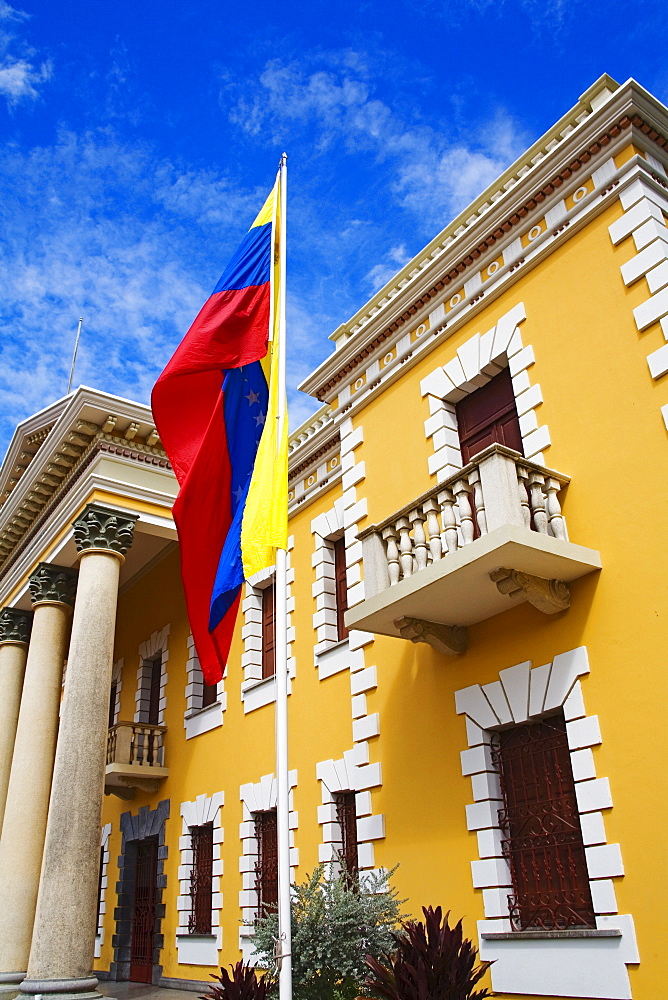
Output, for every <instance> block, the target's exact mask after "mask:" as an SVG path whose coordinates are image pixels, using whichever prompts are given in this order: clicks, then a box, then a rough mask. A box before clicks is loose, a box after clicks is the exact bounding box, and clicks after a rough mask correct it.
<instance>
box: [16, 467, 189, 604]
mask: <svg viewBox="0 0 668 1000" xmlns="http://www.w3.org/2000/svg"><path fill="white" fill-rule="evenodd" d="M109 459H111V461H113V462H114V463H115V464H117V465H118V466H119V475H118V476H117V477H114V478H110V477H109V476H106V475H102V474H101V473H100V472H99V471H98V469H97V466H98V465H99V464H100V462H101V461H103V460H109ZM123 467H126V468H132V469H133V470H134V469H136V465H135V463H134V462H133V461H132V460H131V459H128V458H125V457H123V456H117V455H109V453H107V452H100V453H99V455H98V456H97V457H96V459H95V461H94V462H93V463H92V464H91V466H90V468H89V469H87V470H86V474H85V475H84V476H82V477H81V478H80V480H78V481H77V483H76V485H75V486H74V487H73V488H72V489H71V490H70V491H69V492H68V493H67V494H66V496H64V497H63V498H62V500H61V502H60V503H59V504H58V506H57V507H56V509H55V510H54V511H53V513H52V514H51V516H50V517H49V518H48V521H47V523H46V524H45V525H44V527H43V529H42V530H41V531H40V532H39V533H38V534H37V535H36V536H35V537H34V538H32V539H31V540H30V542H29V543H28V545H26V547H25V549H24V550H23V551H22V552H21V554H20V555H19V557H18V558H17V559H16V561H15V562H14V563H13V564H12V565H11V566H10V567H9V568H8V569H7V570H6V571H5V572H4V573H3V574H2V577H1V578H0V607H2V606H3V605H4V604H5V603H6V601H7V600H8V598H9V597H10V595H11V594H12V593H13V592H14V591H15V590H16V588H17V587H18V586H19V585H20V584H21V581H22V580H24V579H25V577H26V576H27V574H28V573H30V571H31V570H32V568H33V567H34V566H35V564H36V563H37V562H39V560H40V559H42V558H43V556H44V555H45V554H46V553H48V551H49V549H50V548H51V546H52V545H53V543H54V541H55V539H56V538H58V536H59V535H60V534H61V533H62V532H63V531H64V530H65V529H67V528H68V526H69V525H71V523H72V520H73V519H74V517H75V515H76V513H77V511H78V510H80V508H81V507H82V506H83V505H84V504H85V503H86V501H87V500H88V499H89V497H90V496H91V495H92V494H93V493H94V492H95V491H96V490H100V491H104V492H107V493H112V494H114V495H115V496H117V497H119V499H120V500H121V501H123V500H124V501H126V503H125V504H123V503H122V502H121V503H120V504H119V506H123V507H124V508H125V509H127V510H133V509H136V508H135V507H133V505H135V504H136V502H137V501H138V500H139V501H144V502H146V503H149V504H151V505H153V506H156V507H158V508H161V509H162V511H163V513H162V514H153V515H147V514H145V513H144V512H143V511H140V512H139V515H140V518H139V521H138V522H137V529H136V530H138V531H142V530H144V531H147V532H148V533H149V534H159V535H161V536H164V537H166V538H172V539H173V538H175V537H176V528H175V527H174V522H173V520H172V515H171V506H172V503H173V500H174V497H173V495H172V494H171V493H170V492H169V491H167V490H160V489H150V488H149V487H146V486H138V485H137V484H136V483H134V482H132V481H131V477H127V478H126V477H124V476H123ZM150 471H152V472H153V473H154V474H155V476H156V486H157V484H158V477H160V476H164V477H167V480H169V482H170V484H171V483H172V482H173V480H174V476H173V474H172V473H171V472H168V471H166V470H161V469H152V470H150ZM70 537H71V532H70V533H68V534H67V535H66V537H65V538H64V539H63V540H62V541H61V545H60V546H59V549H60V548H62V547H63V545H64V544H65V543H66V542H67V540H68V539H69V538H70Z"/></svg>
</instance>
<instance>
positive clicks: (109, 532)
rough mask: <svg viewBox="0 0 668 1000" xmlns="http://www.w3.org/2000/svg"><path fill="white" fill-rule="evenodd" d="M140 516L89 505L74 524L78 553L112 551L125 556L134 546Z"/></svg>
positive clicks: (98, 505)
mask: <svg viewBox="0 0 668 1000" xmlns="http://www.w3.org/2000/svg"><path fill="white" fill-rule="evenodd" d="M138 517H139V515H138V514H129V513H127V512H126V511H122V512H121V511H118V510H113V509H112V508H110V507H103V506H102V505H101V504H97V503H89V504H87V505H86V507H85V508H84V511H83V513H82V514H81V515H80V516H79V517H78V518H77V519H76V520H75V521H74V522H73V527H74V541H75V542H76V546H77V551H78V552H85V551H86V550H87V549H110V550H111V551H112V552H118V553H120V554H121V555H125V553H126V552H127V550H128V549H129V548H130V546H131V545H132V537H133V534H134V528H135V522H136V521H137V520H138Z"/></svg>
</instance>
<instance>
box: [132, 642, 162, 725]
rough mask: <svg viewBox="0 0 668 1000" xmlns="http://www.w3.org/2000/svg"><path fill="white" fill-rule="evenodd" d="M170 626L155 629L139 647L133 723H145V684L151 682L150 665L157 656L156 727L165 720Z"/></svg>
mask: <svg viewBox="0 0 668 1000" xmlns="http://www.w3.org/2000/svg"><path fill="white" fill-rule="evenodd" d="M170 628H171V625H169V624H167V625H165V626H163V628H161V629H157V630H156V631H155V632H154V633H153V634H152V635H151V637H150V638H149V639H146V640H145V641H144V642H142V643H141V644H140V646H139V667H138V668H137V693H136V694H135V704H136V708H135V717H134V721H135V722H145V721H146V720H145V719H142V718H141V716H142V715H143V713H144V712H145V711H146V709H145V707H144V704H143V703H145V702H146V700H147V695H146V689H147V684H150V681H151V670H150V665H151V664H152V663H153V661H154V660H155V659H157V657H158V654H160V655H161V671H160V704H159V714H158V725H160V726H162V725H163V724H164V719H165V707H166V705H167V698H166V695H165V689H166V687H167V661H168V660H169V648H168V643H167V640H168V638H169V630H170Z"/></svg>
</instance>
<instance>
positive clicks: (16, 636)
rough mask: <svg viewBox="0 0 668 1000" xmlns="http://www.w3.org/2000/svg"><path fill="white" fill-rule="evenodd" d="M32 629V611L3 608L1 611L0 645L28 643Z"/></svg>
mask: <svg viewBox="0 0 668 1000" xmlns="http://www.w3.org/2000/svg"><path fill="white" fill-rule="evenodd" d="M31 628H32V611H21V609H20V608H2V610H0V643H2V642H25V643H28V642H29V641H30V630H31Z"/></svg>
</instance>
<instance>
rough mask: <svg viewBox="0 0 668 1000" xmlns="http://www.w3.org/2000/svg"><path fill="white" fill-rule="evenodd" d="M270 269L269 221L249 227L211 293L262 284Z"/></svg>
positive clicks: (268, 275)
mask: <svg viewBox="0 0 668 1000" xmlns="http://www.w3.org/2000/svg"><path fill="white" fill-rule="evenodd" d="M270 270H271V222H268V223H267V224H266V225H265V226H254V227H253V228H252V229H249V230H248V232H247V233H246V235H245V236H244V238H243V240H242V241H241V243H240V244H239V246H238V247H237V250H236V253H235V254H234V256H233V257H232V260H231V261H230V262H229V264H228V265H227V267H226V268H225V270H224V271H223V274H222V277H221V279H220V281H219V282H218V284H217V285H216V287H215V288H214V290H213V292H212V294H213V295H215V294H216V292H226V291H238V290H239V289H240V288H249V287H250V286H251V285H264V284H265V283H266V282H267V281H269V277H270Z"/></svg>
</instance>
